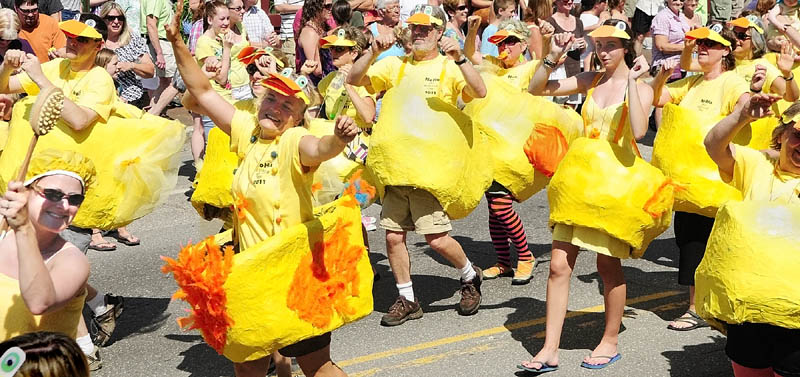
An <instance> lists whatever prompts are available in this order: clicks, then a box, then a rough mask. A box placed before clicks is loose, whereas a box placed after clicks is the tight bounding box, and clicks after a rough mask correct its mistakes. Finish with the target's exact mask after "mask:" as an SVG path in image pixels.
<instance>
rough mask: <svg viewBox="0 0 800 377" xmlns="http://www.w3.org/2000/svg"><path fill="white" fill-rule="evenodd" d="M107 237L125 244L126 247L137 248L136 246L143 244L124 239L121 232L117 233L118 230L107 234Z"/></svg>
mask: <svg viewBox="0 0 800 377" xmlns="http://www.w3.org/2000/svg"><path fill="white" fill-rule="evenodd" d="M106 235H107V236H109V237H111V238H113V239H115V240H117V241H119V243H121V244H123V245H125V246H136V245H139V243H140V242H141V241H138V240H137V241H131V240H130V238H125V237H122V235H121V234H119V231H117V230H112V231H110V232H108V233H106Z"/></svg>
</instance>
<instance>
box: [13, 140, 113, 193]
mask: <svg viewBox="0 0 800 377" xmlns="http://www.w3.org/2000/svg"><path fill="white" fill-rule="evenodd" d="M95 174H97V173H96V171H95V168H94V163H92V161H91V160H89V159H88V158H86V157H84V156H83V155H82V154H80V153H78V152H73V151H62V150H56V149H46V150H44V151H42V152H39V153H37V154H36V155H34V156H33V159H31V164H30V166H29V167H28V172H27V174H26V175H25V182H24V185H25V186H29V185H30V184H32V183H33V182H36V181H37V180H39V179H41V178H44V177H49V176H51V175H66V176H69V177H72V178H75V179H77V180H78V181H80V182H81V187H83V191H84V192H86V187H88V186H89V185H91V184H92V182H93V181H94V176H95Z"/></svg>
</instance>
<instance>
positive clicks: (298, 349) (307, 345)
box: [278, 332, 331, 357]
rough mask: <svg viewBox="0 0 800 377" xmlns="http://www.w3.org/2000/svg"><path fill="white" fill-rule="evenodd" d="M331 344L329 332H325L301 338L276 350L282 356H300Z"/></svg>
mask: <svg viewBox="0 0 800 377" xmlns="http://www.w3.org/2000/svg"><path fill="white" fill-rule="evenodd" d="M330 344H331V333H329V332H328V333H325V334H322V335H319V336H315V337H313V338H308V339H306V340H301V341H299V342H297V343H295V344H292V345H291V346H286V347H283V348H281V349H279V350H278V352H280V354H281V355H283V356H284V357H300V356H305V355H308V354H309V353H312V352H315V351H319V350H321V349H323V348H325V347H327V346H328V345H330Z"/></svg>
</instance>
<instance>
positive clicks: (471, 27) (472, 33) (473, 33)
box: [464, 16, 483, 65]
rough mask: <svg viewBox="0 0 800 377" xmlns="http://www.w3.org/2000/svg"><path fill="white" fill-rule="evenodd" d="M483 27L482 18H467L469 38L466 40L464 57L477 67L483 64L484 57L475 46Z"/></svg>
mask: <svg viewBox="0 0 800 377" xmlns="http://www.w3.org/2000/svg"><path fill="white" fill-rule="evenodd" d="M480 26H481V16H469V17H467V36H466V37H465V38H466V40H464V55H466V56H467V59H469V61H471V62H472V64H475V65H481V63H483V55H481V52H480V51H478V49H477V48H476V46H475V40H476V39H477V37H478V28H479V27H480Z"/></svg>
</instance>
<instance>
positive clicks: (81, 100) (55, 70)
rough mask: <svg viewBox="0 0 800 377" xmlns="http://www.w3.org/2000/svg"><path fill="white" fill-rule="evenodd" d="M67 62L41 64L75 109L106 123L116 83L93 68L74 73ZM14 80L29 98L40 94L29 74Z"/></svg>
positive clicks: (100, 68)
mask: <svg viewBox="0 0 800 377" xmlns="http://www.w3.org/2000/svg"><path fill="white" fill-rule="evenodd" d="M69 66H70V61H69V60H67V59H53V60H51V61H49V62H47V63H44V64H42V72H43V73H44V75H45V77H47V79H48V80H50V82H51V83H53V85H55V86H56V87H58V88H60V89H61V90H62V91H63V92H64V96H65V97H67V98H69V100H70V101H72V102H74V103H75V104H76V105H79V106H83V107H87V108H90V109H92V110H94V112H96V113H97V115H99V116H100V118H101V119H102V120H107V119H108V116H109V115H110V114H111V110H112V109H113V108H114V101H115V99H116V96H117V89H116V87H115V86H114V79H113V78H111V75H109V74H108V71H106V70H105V68H103V67H94V68H92V69H90V70H89V71H86V72H73V71H72V70H70V68H69ZM15 77H17V79H19V83H20V85H22V89H23V90H24V91H25V93H28V95H32V96H35V95H37V94H39V87H38V86H37V85H36V83H34V82H33V80H31V78H30V77H29V76H28V74H27V73H25V72H22V73H19V74H17V75H16V76H15Z"/></svg>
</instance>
